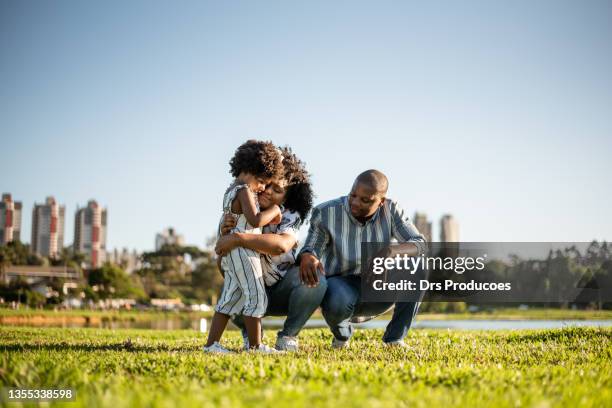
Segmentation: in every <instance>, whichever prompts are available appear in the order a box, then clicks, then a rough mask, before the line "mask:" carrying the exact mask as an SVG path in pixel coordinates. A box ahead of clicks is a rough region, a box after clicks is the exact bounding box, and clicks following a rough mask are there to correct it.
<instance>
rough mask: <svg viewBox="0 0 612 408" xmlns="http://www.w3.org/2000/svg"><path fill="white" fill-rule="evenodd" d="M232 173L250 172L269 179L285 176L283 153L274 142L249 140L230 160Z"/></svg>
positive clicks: (235, 175)
mask: <svg viewBox="0 0 612 408" xmlns="http://www.w3.org/2000/svg"><path fill="white" fill-rule="evenodd" d="M230 173H232V176H234V177H238V176H239V175H240V173H249V174H252V175H254V176H256V177H263V178H267V179H271V178H278V177H282V176H283V174H284V173H283V155H282V154H281V152H280V151H279V150H278V149H277V148H276V146H274V144H272V142H261V141H259V140H249V141H247V142H246V143H244V144H242V145H240V146H239V147H238V148H237V149H236V153H235V154H234V157H232V159H231V160H230Z"/></svg>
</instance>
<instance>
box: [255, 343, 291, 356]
mask: <svg viewBox="0 0 612 408" xmlns="http://www.w3.org/2000/svg"><path fill="white" fill-rule="evenodd" d="M249 351H251V352H253V353H257V354H284V353H285V352H284V351H280V350H277V349H274V348H272V347H268V346H266V345H265V344H263V343H262V344H260V345H259V347H256V348H252V349H249Z"/></svg>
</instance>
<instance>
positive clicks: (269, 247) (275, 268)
mask: <svg viewBox="0 0 612 408" xmlns="http://www.w3.org/2000/svg"><path fill="white" fill-rule="evenodd" d="M281 150H282V153H283V166H284V167H285V175H284V178H283V179H282V180H275V181H274V182H272V183H271V184H269V185H268V186H267V187H266V189H265V191H263V192H262V193H261V194H259V197H258V198H259V205H260V208H261V210H265V209H266V208H270V207H271V206H273V205H278V206H281V208H282V219H281V222H280V224H277V225H269V226H266V227H265V228H264V229H263V234H247V233H232V232H231V230H232V228H233V227H234V225H235V221H234V219H233V218H232V217H231V216H228V217H226V218H225V221H224V224H223V226H222V234H223V235H222V236H221V237H220V238H219V240H218V241H217V245H216V247H215V252H216V253H217V255H219V256H220V257H222V256H223V255H225V254H227V253H228V252H229V251H231V250H232V249H234V248H236V247H243V248H248V249H252V250H254V251H257V252H259V253H261V254H262V259H261V260H262V267H263V270H264V280H265V283H266V293H267V296H268V308H267V310H266V315H272V316H287V318H286V320H285V323H284V325H283V328H282V330H280V331H279V332H278V335H277V339H276V348H277V349H278V350H286V351H296V350H297V349H298V340H297V336H298V334H299V332H300V330H301V329H302V327H304V324H305V323H306V322H307V321H308V319H309V318H310V316H311V315H312V313H313V312H314V311H315V310H316V309H317V307H319V305H320V304H321V301H322V300H323V296H324V295H325V290H326V289H327V285H326V283H325V282H322V284H320V285H318V286H317V287H307V286H305V285H303V284H302V282H301V280H300V275H299V267H296V266H294V264H295V261H296V255H297V246H298V231H299V228H300V226H301V225H302V224H303V223H304V221H305V220H306V218H307V216H308V213H309V212H310V209H311V208H312V201H313V192H312V186H311V184H310V177H309V175H308V172H307V171H306V169H305V166H304V163H302V162H301V161H300V160H299V159H298V158H297V157H296V156H295V154H293V153H292V152H291V149H289V148H283V149H281ZM233 322H234V324H236V325H237V326H239V327H240V328H241V329H242V332H243V337H245V330H244V324H243V322H242V318H241V317H237V318H235V319H233ZM246 343H247V340H246V337H245V344H246Z"/></svg>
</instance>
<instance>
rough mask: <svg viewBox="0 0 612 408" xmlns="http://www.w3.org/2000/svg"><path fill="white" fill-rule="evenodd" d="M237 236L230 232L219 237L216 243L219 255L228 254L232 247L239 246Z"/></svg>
mask: <svg viewBox="0 0 612 408" xmlns="http://www.w3.org/2000/svg"><path fill="white" fill-rule="evenodd" d="M237 238H238V237H237V236H236V234H228V235H223V236H221V237H219V239H218V240H217V244H216V245H215V253H216V254H217V255H218V256H219V257H222V256H225V255H227V254H228V253H229V252H230V251H231V250H232V249H234V248H236V247H237V246H238V239H237Z"/></svg>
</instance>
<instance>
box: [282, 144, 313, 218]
mask: <svg viewBox="0 0 612 408" xmlns="http://www.w3.org/2000/svg"><path fill="white" fill-rule="evenodd" d="M281 151H282V153H283V167H284V170H285V177H284V178H285V180H286V181H287V187H286V192H285V203H284V206H285V208H287V209H289V210H291V211H295V212H297V213H298V214H300V218H301V219H302V223H303V222H305V221H306V218H307V217H308V213H309V212H310V210H311V209H312V202H313V199H314V193H313V191H312V185H311V184H310V174H308V172H307V171H306V164H305V163H303V162H302V161H301V160H300V159H298V157H297V156H296V155H295V154H294V153H293V152H292V151H291V148H290V147H283V148H281Z"/></svg>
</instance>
